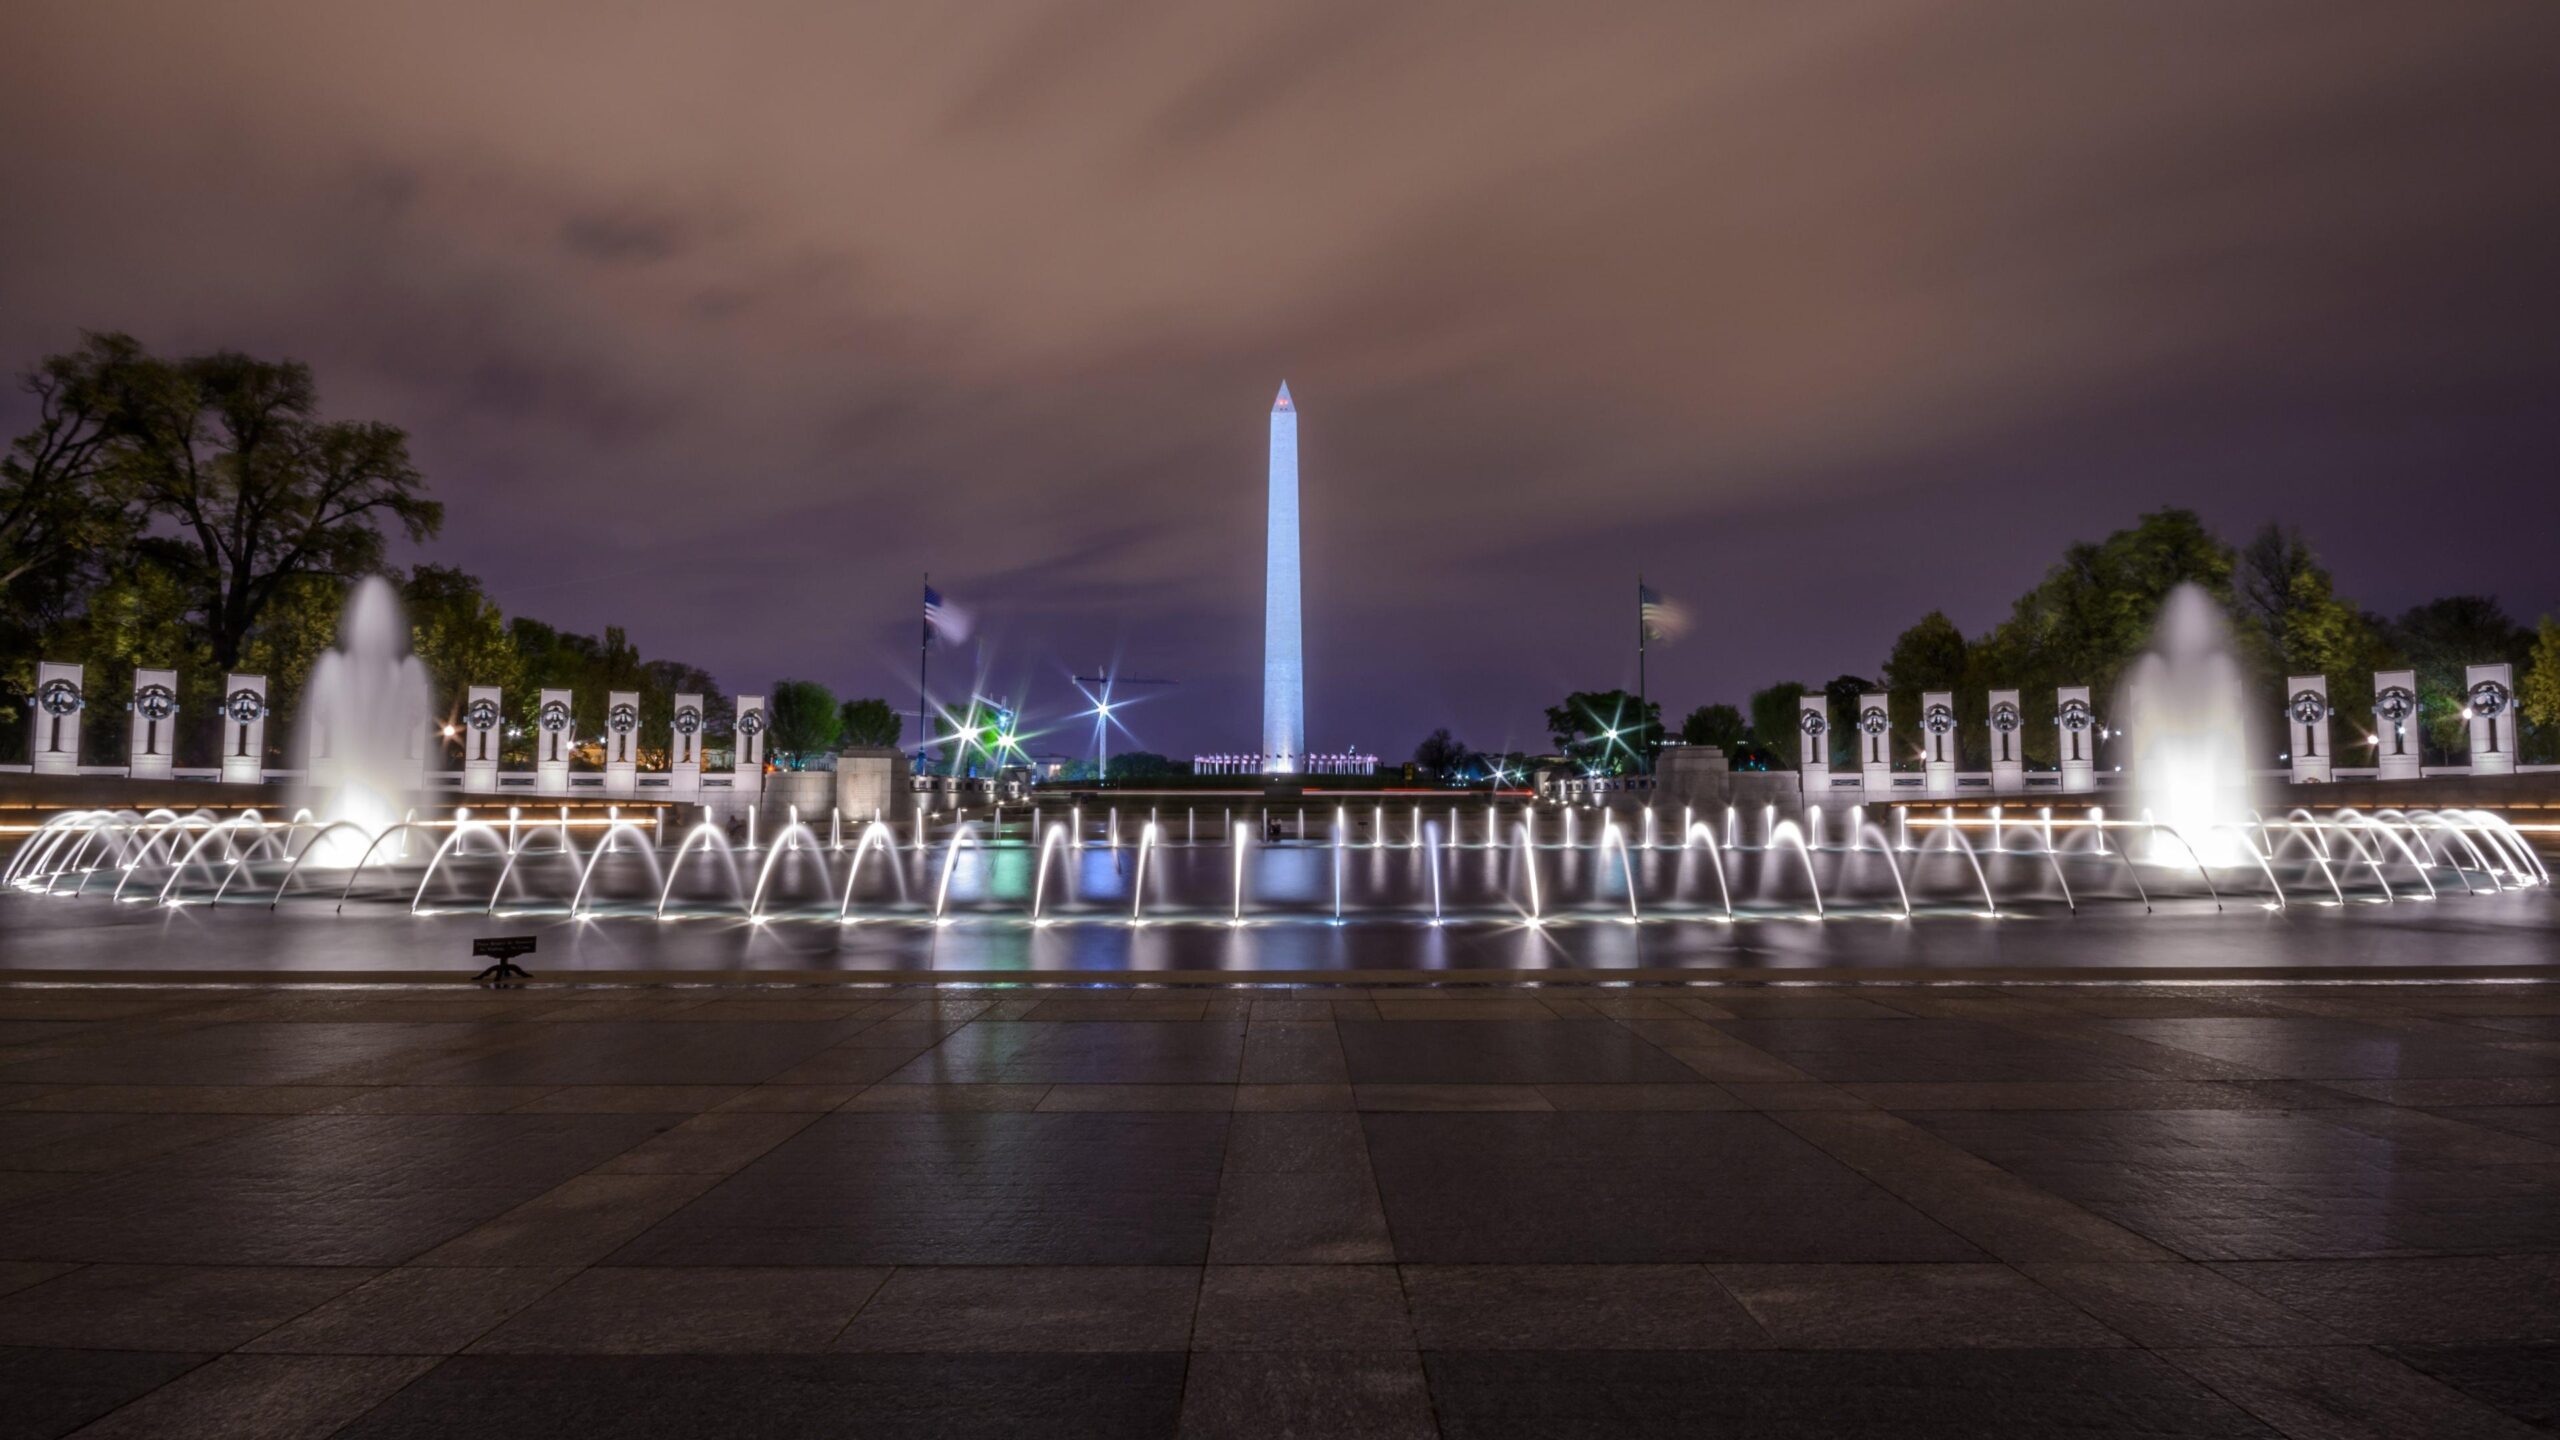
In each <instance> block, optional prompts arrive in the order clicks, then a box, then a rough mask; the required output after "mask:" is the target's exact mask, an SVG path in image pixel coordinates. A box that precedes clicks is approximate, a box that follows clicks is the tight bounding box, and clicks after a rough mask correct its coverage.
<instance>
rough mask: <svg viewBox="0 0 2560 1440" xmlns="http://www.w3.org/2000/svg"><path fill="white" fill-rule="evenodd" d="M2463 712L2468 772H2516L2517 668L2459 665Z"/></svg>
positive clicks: (2506, 773)
mask: <svg viewBox="0 0 2560 1440" xmlns="http://www.w3.org/2000/svg"><path fill="white" fill-rule="evenodd" d="M2462 696H2463V700H2464V702H2465V703H2464V706H2463V709H2464V712H2465V713H2466V714H2468V715H2469V716H2470V717H2471V773H2472V774H2474V775H2513V774H2514V773H2516V667H2514V666H2513V665H2465V666H2464V667H2462Z"/></svg>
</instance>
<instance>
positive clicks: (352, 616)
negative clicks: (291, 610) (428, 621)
mask: <svg viewBox="0 0 2560 1440" xmlns="http://www.w3.org/2000/svg"><path fill="white" fill-rule="evenodd" d="M303 705H304V711H305V714H304V722H303V732H302V735H301V736H300V740H301V744H302V746H303V748H304V751H305V753H306V755H307V756H308V757H309V758H308V764H309V775H310V780H309V789H310V808H311V810H312V813H313V815H314V817H315V818H316V819H317V821H318V825H319V828H318V829H317V830H316V831H314V832H313V835H312V838H311V839H310V840H309V841H307V842H305V845H304V850H303V855H302V856H301V857H300V859H301V861H302V863H306V864H308V865H309V866H310V867H311V868H314V869H328V870H345V869H348V868H351V867H352V866H354V865H355V864H356V863H357V862H358V861H359V860H361V859H362V858H363V856H364V853H365V851H366V850H367V849H369V848H370V847H371V846H372V844H373V842H374V839H375V837H377V836H379V835H381V834H382V833H383V832H384V831H386V830H388V829H390V828H391V827H392V826H393V825H395V824H397V823H399V820H400V816H401V814H402V812H403V810H404V808H405V807H406V805H407V803H408V801H407V797H408V796H409V794H410V793H411V792H413V791H415V790H417V789H418V788H419V782H420V774H421V771H422V769H423V767H424V765H425V759H426V757H425V754H424V746H425V744H426V734H427V721H428V717H429V714H430V712H431V709H432V705H433V701H432V699H431V698H430V691H429V687H428V684H427V667H426V666H425V665H424V664H422V663H420V662H419V660H418V657H416V656H415V655H412V654H410V653H409V622H408V621H407V619H405V618H404V617H403V616H402V615H401V613H400V597H399V596H398V595H397V594H396V593H395V592H394V591H393V590H392V588H391V582H389V581H387V580H384V579H383V578H381V577H380V576H378V575H377V576H369V577H367V578H366V579H363V580H360V581H358V582H356V587H355V589H354V590H353V591H351V592H350V593H349V594H348V596H347V605H346V612H345V616H344V618H343V620H342V621H341V623H340V625H339V628H338V648H337V649H335V650H332V651H329V652H328V653H327V654H324V655H322V656H321V657H320V659H319V660H318V662H316V663H315V664H313V666H312V667H311V679H310V683H309V685H308V686H307V687H306V689H305V692H304V700H303Z"/></svg>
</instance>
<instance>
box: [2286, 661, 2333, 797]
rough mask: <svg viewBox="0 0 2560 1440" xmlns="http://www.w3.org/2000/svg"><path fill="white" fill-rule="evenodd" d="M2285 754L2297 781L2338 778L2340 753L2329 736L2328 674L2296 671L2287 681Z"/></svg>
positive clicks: (2309, 782)
mask: <svg viewBox="0 0 2560 1440" xmlns="http://www.w3.org/2000/svg"><path fill="white" fill-rule="evenodd" d="M2284 695H2285V700H2284V717H2285V743H2284V749H2285V754H2286V756H2287V757H2288V759H2289V763H2290V764H2291V765H2292V766H2293V783H2294V784H2296V785H2323V784H2326V783H2328V782H2329V781H2330V780H2332V779H2334V778H2336V769H2337V756H2336V755H2334V754H2332V753H2331V750H2330V738H2329V728H2330V727H2329V677H2328V676H2326V675H2295V676H2293V677H2291V678H2289V679H2287V680H2286V681H2285V682H2284Z"/></svg>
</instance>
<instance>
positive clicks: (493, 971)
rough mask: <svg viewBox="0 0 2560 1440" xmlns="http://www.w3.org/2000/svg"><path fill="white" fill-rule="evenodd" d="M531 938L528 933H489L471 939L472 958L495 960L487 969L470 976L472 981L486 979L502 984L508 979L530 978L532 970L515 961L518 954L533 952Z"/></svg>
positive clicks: (476, 981)
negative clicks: (476, 938) (488, 934)
mask: <svg viewBox="0 0 2560 1440" xmlns="http://www.w3.org/2000/svg"><path fill="white" fill-rule="evenodd" d="M533 938H534V937H532V936H530V935H490V936H484V937H483V938H481V939H478V940H474V941H472V942H471V958H472V959H474V960H490V961H494V962H496V963H494V964H492V965H491V966H490V967H489V968H488V969H486V970H483V971H481V972H480V973H479V974H477V975H474V976H472V977H471V978H472V980H473V982H474V983H478V982H480V981H488V982H490V983H492V984H504V983H505V982H507V981H509V980H530V979H532V978H533V974H532V972H531V971H528V970H526V969H525V968H524V967H523V966H521V965H518V964H517V963H515V961H516V957H517V956H519V955H530V954H532V953H533Z"/></svg>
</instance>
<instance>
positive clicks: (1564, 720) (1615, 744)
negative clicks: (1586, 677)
mask: <svg viewBox="0 0 2560 1440" xmlns="http://www.w3.org/2000/svg"><path fill="white" fill-rule="evenodd" d="M1547 734H1548V735H1549V736H1550V737H1551V738H1552V739H1554V741H1555V742H1556V748H1557V749H1558V750H1560V751H1562V752H1563V753H1564V756H1565V758H1566V759H1568V760H1572V761H1575V762H1577V763H1579V764H1581V765H1583V766H1585V767H1588V768H1591V769H1596V770H1599V771H1601V772H1602V773H1604V774H1610V775H1622V774H1625V773H1627V772H1628V771H1630V770H1636V769H1641V768H1642V765H1643V758H1644V757H1645V756H1648V755H1650V754H1652V753H1653V752H1654V750H1655V749H1656V748H1658V747H1659V746H1660V745H1661V743H1662V702H1660V701H1658V700H1643V701H1640V700H1638V699H1637V698H1636V697H1635V696H1633V695H1631V694H1629V693H1627V692H1626V691H1624V690H1576V691H1575V692H1573V693H1572V694H1570V695H1567V696H1566V697H1564V703H1563V704H1561V705H1550V706H1548V707H1547Z"/></svg>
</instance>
